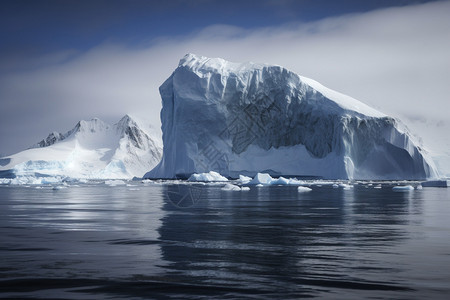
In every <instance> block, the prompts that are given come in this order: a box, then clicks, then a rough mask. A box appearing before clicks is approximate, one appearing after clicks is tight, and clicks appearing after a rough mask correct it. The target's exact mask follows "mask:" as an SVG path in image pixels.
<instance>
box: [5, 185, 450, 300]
mask: <svg viewBox="0 0 450 300" xmlns="http://www.w3.org/2000/svg"><path fill="white" fill-rule="evenodd" d="M131 185H133V186H130V185H128V186H127V185H120V186H113V187H112V186H106V185H105V184H96V185H90V184H84V185H79V186H68V187H67V188H64V189H60V190H52V189H51V187H43V188H40V189H37V188H36V187H33V186H31V187H13V186H0V298H18V299H24V298H42V299H148V298H150V299H151V298H168V297H172V298H191V299H194V298H195V299H198V298H203V299H211V298H217V299H223V298H236V299H245V298H252V299H261V298H262V299H274V298H280V299H294V298H301V297H318V298H328V299H360V298H372V299H424V298H429V299H449V297H450V189H448V188H424V189H423V190H414V191H411V192H394V191H392V186H388V185H387V184H385V185H384V186H383V188H381V189H374V188H373V186H368V185H363V184H359V185H356V186H355V187H354V188H353V189H350V190H343V189H341V188H339V189H333V188H332V187H331V186H313V187H312V189H313V190H312V191H311V192H307V193H298V192H297V188H296V187H279V186H272V187H262V188H256V187H252V188H251V190H250V191H247V192H243V191H242V192H226V191H222V190H221V186H220V185H218V186H214V185H155V184H150V185H144V184H142V183H140V182H139V183H138V182H132V183H131ZM174 203H175V204H176V205H174ZM192 204H194V205H192Z"/></svg>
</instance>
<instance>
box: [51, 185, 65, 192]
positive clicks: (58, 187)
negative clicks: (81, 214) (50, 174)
mask: <svg viewBox="0 0 450 300" xmlns="http://www.w3.org/2000/svg"><path fill="white" fill-rule="evenodd" d="M66 188H67V187H66V186H62V185H55V186H54V187H53V188H52V190H54V191H58V190H61V189H66Z"/></svg>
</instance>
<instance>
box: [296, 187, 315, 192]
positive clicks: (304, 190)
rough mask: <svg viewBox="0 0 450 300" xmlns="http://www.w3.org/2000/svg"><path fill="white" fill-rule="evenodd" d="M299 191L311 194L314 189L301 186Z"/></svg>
mask: <svg viewBox="0 0 450 300" xmlns="http://www.w3.org/2000/svg"><path fill="white" fill-rule="evenodd" d="M297 191H298V192H299V193H304V192H311V191H312V189H311V188H309V187H306V186H299V187H298V188H297Z"/></svg>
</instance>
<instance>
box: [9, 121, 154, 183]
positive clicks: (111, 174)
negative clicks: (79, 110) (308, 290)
mask: <svg viewBox="0 0 450 300" xmlns="http://www.w3.org/2000/svg"><path fill="white" fill-rule="evenodd" d="M161 156H162V140H161V136H160V134H159V132H158V131H157V130H155V129H154V128H152V127H151V126H149V125H147V124H146V123H145V122H144V123H143V122H142V121H141V120H139V121H137V120H136V119H135V118H133V117H131V116H130V115H125V116H124V117H123V118H121V119H120V121H119V122H118V123H116V124H114V125H113V126H111V125H109V124H106V123H105V122H103V121H101V120H100V119H98V118H94V119H92V120H90V121H84V120H83V121H79V122H78V123H77V124H76V125H75V127H74V128H73V129H71V130H69V131H68V132H67V133H65V134H61V133H58V132H52V133H50V134H49V136H48V137H47V138H45V139H43V140H42V141H40V142H38V143H36V144H35V145H33V146H32V147H31V148H30V149H27V150H25V151H22V152H19V153H16V154H13V155H11V156H8V157H5V158H2V159H1V161H2V162H3V163H2V164H0V177H23V178H30V176H31V177H33V176H36V177H45V176H53V177H55V176H60V177H61V176H64V177H71V178H88V179H131V178H133V177H142V176H143V175H144V174H145V173H146V172H147V171H148V170H149V169H151V168H153V167H154V166H156V164H157V163H158V162H159V161H160V159H161ZM2 174H3V175H4V176H1V175H2ZM5 175H7V176H5ZM19 182H20V181H19Z"/></svg>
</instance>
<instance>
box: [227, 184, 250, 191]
mask: <svg viewBox="0 0 450 300" xmlns="http://www.w3.org/2000/svg"><path fill="white" fill-rule="evenodd" d="M221 190H222V191H227V192H228V191H248V190H250V188H249V187H243V188H241V187H239V186H237V185H234V184H231V183H227V184H225V185H224V186H223V187H222V188H221Z"/></svg>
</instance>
